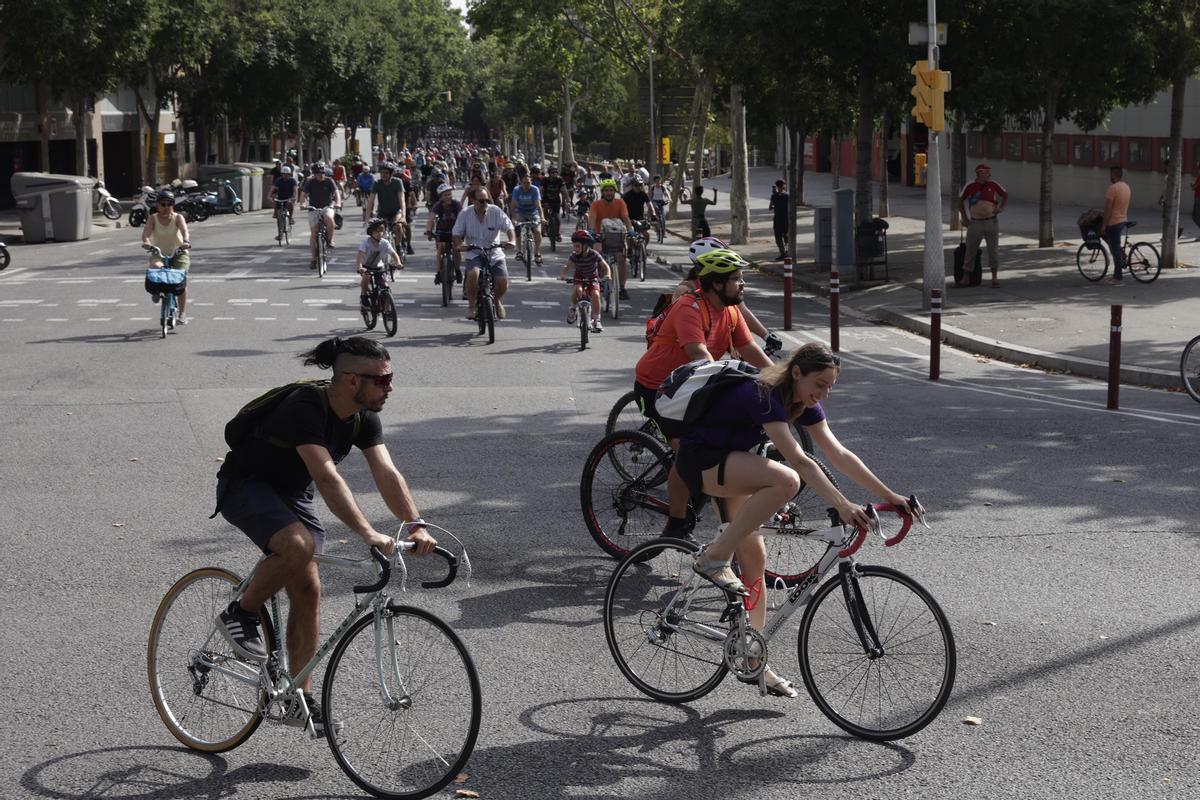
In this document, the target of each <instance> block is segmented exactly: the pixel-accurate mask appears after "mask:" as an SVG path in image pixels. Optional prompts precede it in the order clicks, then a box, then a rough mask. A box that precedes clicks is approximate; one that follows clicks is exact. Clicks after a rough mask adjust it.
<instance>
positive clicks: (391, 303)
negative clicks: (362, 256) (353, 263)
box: [359, 264, 396, 336]
mask: <svg viewBox="0 0 1200 800" xmlns="http://www.w3.org/2000/svg"><path fill="white" fill-rule="evenodd" d="M363 269H364V270H366V272H367V274H368V275H369V276H370V278H369V287H370V288H369V289H368V291H367V305H365V306H361V307H360V308H359V310H360V311H361V312H362V318H363V323H364V324H365V325H366V326H367V330H369V331H373V330H375V323H376V321H377V320H378V319H379V318H380V317H382V318H383V330H384V332H385V333H387V335H388V336H395V335H396V301H395V300H394V299H392V290H391V288H389V286H388V283H389V279H388V277H387V275H386V273H388V272H391V271H393V270H394V269H395V268H394V267H393V266H392V265H390V264H389V265H388V269H385V268H384V267H383V266H382V265H376V266H373V267H363Z"/></svg>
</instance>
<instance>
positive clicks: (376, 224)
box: [367, 217, 387, 236]
mask: <svg viewBox="0 0 1200 800" xmlns="http://www.w3.org/2000/svg"><path fill="white" fill-rule="evenodd" d="M376 229H380V230H386V229H387V220H385V219H384V218H383V217H371V219H370V221H369V222H368V223H367V235H368V236H369V235H371V234H372V233H374V232H375V231H376Z"/></svg>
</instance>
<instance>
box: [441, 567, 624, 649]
mask: <svg viewBox="0 0 1200 800" xmlns="http://www.w3.org/2000/svg"><path fill="white" fill-rule="evenodd" d="M578 562H579V558H578V557H577V556H573V555H572V556H556V557H552V558H544V559H538V560H537V561H532V562H527V563H523V564H522V563H516V564H511V565H501V564H494V565H491V567H490V569H494V570H495V571H496V574H504V575H507V576H509V577H510V578H511V579H513V580H517V581H530V582H533V583H534V584H535V585H532V586H518V587H515V588H506V589H501V590H499V591H496V592H491V593H489V594H476V593H471V594H468V595H467V596H465V597H462V598H460V599H459V600H458V608H459V616H458V619H457V620H455V621H454V623H453V624H454V626H455V627H456V628H458V629H460V630H470V629H487V628H505V627H507V626H509V625H512V624H517V623H535V624H541V625H556V626H561V627H565V628H590V627H592V626H596V625H599V624H600V623H601V622H602V621H603V620H602V618H601V615H600V609H601V608H602V607H603V603H604V589H605V586H606V585H607V583H608V577H609V575H611V574H612V569H613V565H615V564H616V563H617V562H616V561H614V560H612V559H608V558H604V559H599V558H593V559H589V560H588V561H586V563H582V564H580V563H578Z"/></svg>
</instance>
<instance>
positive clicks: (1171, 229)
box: [1162, 70, 1188, 269]
mask: <svg viewBox="0 0 1200 800" xmlns="http://www.w3.org/2000/svg"><path fill="white" fill-rule="evenodd" d="M1187 83H1188V73H1187V71H1186V70H1182V71H1180V72H1177V73H1176V74H1175V82H1174V85H1173V86H1172V87H1171V167H1170V169H1169V170H1167V188H1166V191H1165V193H1164V195H1163V227H1162V265H1163V268H1164V269H1174V268H1175V267H1178V266H1179V256H1178V253H1177V252H1176V249H1177V245H1178V242H1179V186H1180V183H1181V178H1182V175H1183V103H1184V99H1185V97H1186V95H1187Z"/></svg>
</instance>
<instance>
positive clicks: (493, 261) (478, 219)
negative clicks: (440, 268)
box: [451, 186, 517, 320]
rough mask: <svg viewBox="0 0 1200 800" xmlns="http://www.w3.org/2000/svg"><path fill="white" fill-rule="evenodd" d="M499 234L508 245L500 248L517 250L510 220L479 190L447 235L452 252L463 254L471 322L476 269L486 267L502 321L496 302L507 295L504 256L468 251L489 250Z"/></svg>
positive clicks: (501, 307) (501, 315) (500, 306)
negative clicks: (504, 236) (461, 252)
mask: <svg viewBox="0 0 1200 800" xmlns="http://www.w3.org/2000/svg"><path fill="white" fill-rule="evenodd" d="M501 233H506V234H508V241H505V242H501V247H503V248H504V249H511V248H513V247H516V246H517V242H516V239H517V236H516V232H515V230H514V229H513V224H512V220H510V219H509V218H508V215H507V214H505V213H504V211H502V210H501V209H500V207H499V206H494V205H492V204H491V203H490V197H489V195H488V191H487V189H484V188H483V187H482V186H481V187H479V188H478V189H476V190H475V193H474V194H473V195H472V196H471V205H469V206H468V207H466V208H464V209H463V210H462V213H460V214H459V215H458V219H457V220H456V221H455V223H454V229H453V230H452V231H451V234H452V236H453V237H454V248H455V249H456V250H460V251H464V252H465V253H466V255H464V256H463V270H464V272H465V277H464V279H463V288H464V289H465V290H466V292H467V307H468V309H469V311H468V312H467V319H471V320H473V319H475V294H476V292H477V291H478V288H479V268H480V265H481V264H484V265H487V268H488V269H489V270H491V273H492V278H493V280H494V282H495V297H496V316H497V317H498V318H500V319H504V317H505V316H506V314H505V311H504V305H503V304H502V303H501V302H500V298H502V297H504V293H505V292H507V291H508V268H507V267H506V266H505V264H504V252H503V250H501V251H490V252H483V253H481V252H479V251H477V250H471V248H472V247H484V248H486V247H491V246H492V245H493V244H495V243H496V240H497V239H499V238H500V234H501Z"/></svg>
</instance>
